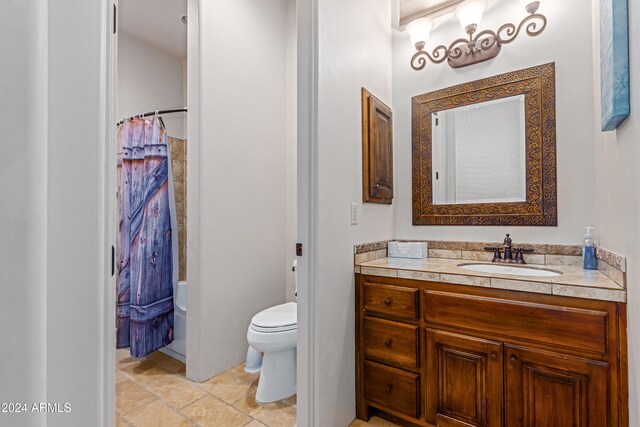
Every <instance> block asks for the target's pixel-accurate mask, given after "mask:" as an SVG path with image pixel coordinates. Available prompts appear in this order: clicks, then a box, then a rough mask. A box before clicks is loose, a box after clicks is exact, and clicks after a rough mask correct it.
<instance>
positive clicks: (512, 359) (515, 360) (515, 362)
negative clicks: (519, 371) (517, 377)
mask: <svg viewBox="0 0 640 427" xmlns="http://www.w3.org/2000/svg"><path fill="white" fill-rule="evenodd" d="M511 363H513V364H514V365H516V364H517V363H518V358H517V357H516V356H511Z"/></svg>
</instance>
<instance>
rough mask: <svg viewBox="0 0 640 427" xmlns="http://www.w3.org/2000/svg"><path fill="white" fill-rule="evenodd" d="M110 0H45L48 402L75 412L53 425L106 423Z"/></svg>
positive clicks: (56, 418) (59, 417) (52, 420)
mask: <svg viewBox="0 0 640 427" xmlns="http://www.w3.org/2000/svg"><path fill="white" fill-rule="evenodd" d="M105 3H106V2H105ZM105 3H102V2H86V1H82V0H74V1H69V0H49V2H48V4H49V25H48V42H49V49H48V62H49V65H48V117H47V121H48V150H47V156H48V162H47V234H46V243H47V291H46V293H47V310H46V311H47V343H46V345H47V401H48V402H70V403H71V405H72V412H71V413H69V414H51V415H49V417H48V418H49V419H48V423H47V425H48V426H51V427H53V426H65V427H66V426H88V425H95V426H99V425H101V424H102V416H103V412H102V411H103V409H104V408H103V407H102V399H103V397H104V394H105V393H106V389H105V387H106V385H105V384H104V383H103V374H104V372H103V371H102V363H103V359H104V358H105V357H107V352H109V351H114V350H113V349H112V348H105V346H104V345H103V343H104V339H105V338H104V332H105V330H103V329H102V326H103V319H104V317H103V316H104V312H103V310H102V308H103V306H102V304H103V301H104V295H105V293H106V289H105V277H106V276H107V274H108V272H107V266H108V265H109V263H108V262H107V260H108V255H107V254H109V252H110V251H108V250H107V248H108V245H109V243H110V242H109V241H107V240H106V237H107V232H106V231H105V227H106V226H107V225H108V221H107V219H106V218H104V212H105V206H104V203H105V201H106V197H105V195H106V179H105V175H106V167H107V162H106V155H107V153H110V152H114V147H113V146H109V144H108V142H107V141H106V138H105V134H106V129H105V128H104V127H103V126H104V125H105V124H104V123H102V121H101V119H102V118H104V117H105V112H106V111H107V98H106V93H107V92H106V91H107V87H106V84H107V83H106V82H105V80H104V78H105V67H106V66H107V64H105V63H104V55H106V53H105V46H106V42H105V38H106V37H107V34H109V30H108V25H107V11H110V7H108V5H107V4H105ZM74 119H75V120H74ZM43 237H44V236H43ZM106 331H108V332H111V331H112V329H111V328H106ZM71 373H72V375H70V374H71Z"/></svg>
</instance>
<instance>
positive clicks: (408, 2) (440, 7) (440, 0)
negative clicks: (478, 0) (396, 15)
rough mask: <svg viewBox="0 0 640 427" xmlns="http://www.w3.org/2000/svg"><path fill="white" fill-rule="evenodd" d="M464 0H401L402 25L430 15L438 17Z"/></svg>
mask: <svg viewBox="0 0 640 427" xmlns="http://www.w3.org/2000/svg"><path fill="white" fill-rule="evenodd" d="M459 3H462V0H400V25H401V26H404V25H406V24H407V23H408V22H410V21H412V20H413V19H416V18H420V17H422V16H426V15H430V16H432V17H434V18H435V17H438V16H441V15H444V14H445V13H448V12H450V11H451V10H452V9H453V8H454V7H455V6H456V5H458V4H459Z"/></svg>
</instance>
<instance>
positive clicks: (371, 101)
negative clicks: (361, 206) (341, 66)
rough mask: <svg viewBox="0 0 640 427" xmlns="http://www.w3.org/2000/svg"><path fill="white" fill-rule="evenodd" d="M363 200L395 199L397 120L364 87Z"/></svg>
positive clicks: (390, 200)
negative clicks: (395, 122) (394, 158)
mask: <svg viewBox="0 0 640 427" xmlns="http://www.w3.org/2000/svg"><path fill="white" fill-rule="evenodd" d="M362 186H363V188H362V201H363V202H365V203H385V204H391V202H392V200H393V117H392V114H391V109H390V108H389V107H387V106H386V105H385V104H384V103H383V102H382V101H380V100H379V99H378V98H376V97H375V96H373V95H372V94H371V93H370V92H369V91H368V90H366V89H365V88H362Z"/></svg>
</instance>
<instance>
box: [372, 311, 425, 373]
mask: <svg viewBox="0 0 640 427" xmlns="http://www.w3.org/2000/svg"><path fill="white" fill-rule="evenodd" d="M364 355H365V357H367V358H373V359H378V360H382V361H384V362H388V363H391V364H393V365H397V366H400V367H407V368H417V367H418V326H413V325H405V324H404V323H398V322H392V321H390V320H383V319H376V318H373V317H365V318H364Z"/></svg>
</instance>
